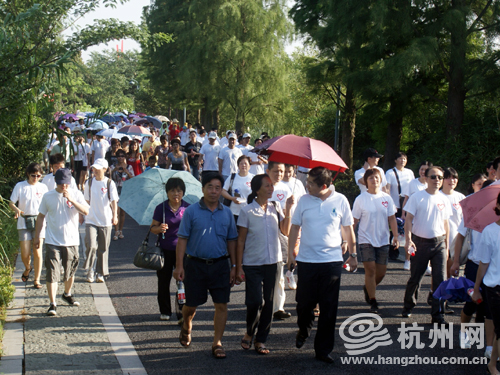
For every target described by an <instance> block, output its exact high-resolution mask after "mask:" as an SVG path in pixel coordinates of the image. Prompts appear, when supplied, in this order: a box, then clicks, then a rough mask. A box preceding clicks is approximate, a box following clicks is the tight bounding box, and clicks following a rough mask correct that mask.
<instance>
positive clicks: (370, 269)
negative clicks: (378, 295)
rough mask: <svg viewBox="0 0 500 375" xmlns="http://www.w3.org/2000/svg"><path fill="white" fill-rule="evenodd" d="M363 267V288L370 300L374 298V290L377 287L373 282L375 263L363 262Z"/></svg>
mask: <svg viewBox="0 0 500 375" xmlns="http://www.w3.org/2000/svg"><path fill="white" fill-rule="evenodd" d="M363 266H364V267H365V286H366V291H367V292H368V296H370V299H372V298H375V289H376V287H377V284H376V281H375V272H376V271H375V262H373V261H372V262H363Z"/></svg>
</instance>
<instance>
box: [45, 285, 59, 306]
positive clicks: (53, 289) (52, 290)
mask: <svg viewBox="0 0 500 375" xmlns="http://www.w3.org/2000/svg"><path fill="white" fill-rule="evenodd" d="M47 293H48V294H49V300H50V303H56V294H57V283H49V282H48V281H47Z"/></svg>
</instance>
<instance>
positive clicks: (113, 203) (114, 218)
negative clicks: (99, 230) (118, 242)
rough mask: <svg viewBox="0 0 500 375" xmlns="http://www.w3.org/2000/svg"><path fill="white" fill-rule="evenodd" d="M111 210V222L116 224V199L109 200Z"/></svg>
mask: <svg viewBox="0 0 500 375" xmlns="http://www.w3.org/2000/svg"><path fill="white" fill-rule="evenodd" d="M111 212H112V213H113V218H112V219H111V224H113V225H117V224H118V204H117V203H116V201H111Z"/></svg>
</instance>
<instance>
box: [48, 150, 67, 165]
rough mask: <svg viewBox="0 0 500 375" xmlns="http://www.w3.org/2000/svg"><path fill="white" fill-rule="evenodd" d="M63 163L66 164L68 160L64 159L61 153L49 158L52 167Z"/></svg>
mask: <svg viewBox="0 0 500 375" xmlns="http://www.w3.org/2000/svg"><path fill="white" fill-rule="evenodd" d="M62 162H66V159H65V158H64V155H63V154H61V153H59V152H58V153H57V154H54V155H50V157H49V164H50V165H54V164H59V163H62Z"/></svg>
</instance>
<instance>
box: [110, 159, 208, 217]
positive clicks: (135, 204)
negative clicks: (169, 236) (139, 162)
mask: <svg viewBox="0 0 500 375" xmlns="http://www.w3.org/2000/svg"><path fill="white" fill-rule="evenodd" d="M172 177H178V178H181V179H182V180H183V181H184V184H185V185H186V193H185V194H184V197H183V200H184V201H185V202H187V203H189V204H193V203H196V202H198V201H199V200H200V198H201V197H202V196H203V192H202V190H201V183H200V182H199V181H198V180H197V179H196V178H194V177H193V175H192V174H191V173H189V172H185V171H174V170H170V169H161V168H152V169H150V170H148V171H146V172H144V173H141V174H140V175H139V176H136V177H133V178H131V179H130V180H127V181H125V182H124V184H123V188H122V192H121V195H120V201H119V202H118V206H119V207H120V208H122V209H123V210H124V211H125V212H126V213H127V214H129V215H130V216H131V217H132V218H133V219H134V220H135V221H136V222H137V223H138V224H139V225H150V224H151V221H152V219H153V213H154V210H155V208H156V206H158V205H159V204H160V203H162V202H163V201H165V200H166V199H167V193H166V192H165V185H166V183H167V181H168V179H169V178H172Z"/></svg>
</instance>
